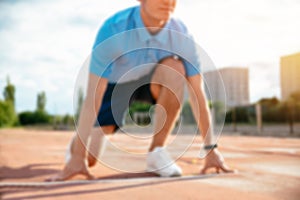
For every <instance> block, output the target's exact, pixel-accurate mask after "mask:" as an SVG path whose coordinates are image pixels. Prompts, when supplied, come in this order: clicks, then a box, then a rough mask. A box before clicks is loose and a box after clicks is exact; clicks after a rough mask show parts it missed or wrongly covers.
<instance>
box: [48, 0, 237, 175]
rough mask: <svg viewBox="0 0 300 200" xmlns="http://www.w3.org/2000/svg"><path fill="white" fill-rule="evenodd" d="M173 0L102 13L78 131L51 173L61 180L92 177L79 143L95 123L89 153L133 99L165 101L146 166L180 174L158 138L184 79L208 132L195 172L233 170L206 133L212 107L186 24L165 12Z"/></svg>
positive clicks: (174, 113)
mask: <svg viewBox="0 0 300 200" xmlns="http://www.w3.org/2000/svg"><path fill="white" fill-rule="evenodd" d="M175 7H176V0H140V6H137V7H133V8H129V9H126V10H123V11H120V12H118V13H117V14H115V15H114V16H112V17H111V18H109V19H108V20H106V22H105V23H104V25H103V26H102V28H101V29H100V31H99V33H98V36H97V38H96V42H95V45H94V48H93V53H92V57H91V63H90V73H89V81H88V89H87V96H86V99H85V101H84V103H83V107H82V110H81V114H80V118H79V123H78V128H77V133H78V134H77V135H76V136H75V137H74V139H73V141H72V143H71V148H70V151H71V155H70V158H69V159H68V160H67V163H66V165H65V167H64V169H63V170H62V171H61V172H60V173H59V174H57V175H56V176H54V177H52V178H51V180H66V179H68V178H70V177H72V176H74V175H77V174H83V175H85V176H86V177H87V178H92V175H91V174H90V173H89V172H88V170H87V166H86V164H85V160H86V150H85V146H86V145H87V141H88V138H89V136H90V134H89V133H90V132H91V129H92V127H93V126H95V128H94V129H93V130H94V133H92V136H93V135H95V132H96V133H98V134H96V135H98V138H97V137H95V138H92V139H91V146H90V147H89V148H90V150H91V152H93V151H94V153H95V149H96V151H97V148H94V147H93V146H94V145H95V144H97V143H98V142H100V140H101V139H103V137H99V135H104V134H110V133H113V132H115V130H116V129H118V128H119V127H120V126H122V124H123V123H122V122H123V120H122V117H123V114H124V112H125V110H126V109H127V107H128V104H130V103H131V102H133V101H135V100H143V101H148V102H150V103H153V104H158V105H160V106H161V107H162V108H164V110H163V109H159V108H156V110H155V131H154V134H153V139H152V143H151V146H150V148H149V153H148V155H147V170H148V171H152V172H154V173H156V174H158V175H160V176H166V177H170V176H180V175H181V174H182V171H181V169H180V167H179V166H178V165H176V163H175V162H174V161H173V160H172V159H171V158H170V157H169V155H168V153H167V152H166V149H165V148H164V146H165V142H166V139H167V136H168V135H169V134H170V132H171V131H172V129H173V128H174V124H175V122H176V119H177V117H178V115H179V113H180V108H181V101H180V99H181V98H182V97H183V90H184V83H185V82H187V83H188V86H189V91H190V94H191V103H192V108H193V113H194V116H195V119H196V122H197V124H198V127H199V129H200V131H201V134H202V136H203V138H206V140H205V149H206V150H208V151H210V153H209V154H208V155H207V157H206V158H205V166H204V168H203V169H202V171H201V172H202V173H205V172H206V170H207V169H208V168H216V170H217V171H218V172H219V170H222V171H224V172H232V170H230V169H229V168H228V167H227V166H226V165H225V163H224V159H223V157H222V156H221V154H220V153H219V151H218V150H217V149H216V147H217V145H216V144H215V142H214V141H213V140H212V139H211V137H212V131H211V120H210V113H209V109H208V106H207V101H206V97H205V92H204V89H203V80H202V76H201V74H200V62H199V57H198V55H197V54H196V48H195V45H194V42H193V40H192V38H191V37H190V36H187V30H186V27H185V26H184V24H183V23H182V22H181V21H179V20H176V19H173V18H171V14H172V13H173V11H174V9H175ZM95 111H97V112H95ZM98 111H99V112H98ZM200 116H201V118H200ZM96 119H97V120H96ZM95 121H96V124H95ZM95 130H96V131H95ZM99 133H100V134H99ZM207 138H208V139H207ZM96 146H97V145H96ZM93 149H94V150H93ZM95 154H96V155H95ZM95 154H94V155H93V154H91V153H90V154H89V155H88V163H89V166H93V165H94V164H95V161H96V158H95V157H96V156H97V153H95Z"/></svg>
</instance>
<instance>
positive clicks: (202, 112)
mask: <svg viewBox="0 0 300 200" xmlns="http://www.w3.org/2000/svg"><path fill="white" fill-rule="evenodd" d="M188 80H189V81H188V83H189V86H188V88H189V93H190V103H191V107H192V111H193V114H194V118H195V121H196V123H197V125H198V128H199V130H200V132H201V134H202V137H203V140H204V144H205V145H210V144H213V142H214V138H213V127H212V121H211V114H210V110H209V107H208V102H207V99H206V96H205V92H204V88H203V85H202V84H203V82H202V79H201V77H200V75H196V76H195V77H191V78H188Z"/></svg>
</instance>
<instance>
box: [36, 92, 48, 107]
mask: <svg viewBox="0 0 300 200" xmlns="http://www.w3.org/2000/svg"><path fill="white" fill-rule="evenodd" d="M45 107H46V93H45V92H44V91H42V92H40V93H39V94H38V95H37V109H36V110H37V111H38V112H46V111H45Z"/></svg>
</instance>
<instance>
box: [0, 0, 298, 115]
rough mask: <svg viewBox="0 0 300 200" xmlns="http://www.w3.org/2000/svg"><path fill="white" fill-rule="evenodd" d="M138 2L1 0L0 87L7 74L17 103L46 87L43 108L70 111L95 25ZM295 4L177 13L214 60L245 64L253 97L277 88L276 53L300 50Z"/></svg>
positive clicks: (221, 5) (197, 4)
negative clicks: (45, 100)
mask: <svg viewBox="0 0 300 200" xmlns="http://www.w3.org/2000/svg"><path fill="white" fill-rule="evenodd" d="M137 3H138V2H137V1H135V0H131V1H124V0H114V1H104V0H89V1H82V0H73V1H71V0H52V1H39V0H26V1H23V0H2V1H0V10H1V12H0V44H1V45H0V71H1V73H0V89H2V88H4V86H5V84H6V83H5V79H6V76H7V75H9V76H10V77H11V81H12V83H14V84H15V85H16V88H17V94H16V95H17V110H18V111H22V110H33V109H35V104H36V94H37V93H38V92H40V91H42V90H45V91H46V95H47V99H48V101H47V110H49V111H50V112H57V113H66V112H68V113H72V112H73V108H72V101H73V90H74V84H75V79H76V77H77V74H78V72H79V70H80V67H81V65H82V63H83V62H84V61H85V59H86V57H87V56H88V54H89V53H90V49H91V46H92V44H93V42H94V38H95V36H96V33H97V31H98V28H99V26H100V25H101V23H102V22H103V21H104V20H105V19H106V18H107V17H109V16H110V15H111V14H113V13H114V12H116V11H117V10H121V9H124V8H126V7H129V6H132V5H136V4H137ZM299 8H300V4H299V1H297V0H285V1H281V0H266V1H260V0H252V1H250V0H249V1H238V0H228V1H223V0H212V1H194V0H184V1H183V0H182V1H178V10H177V15H178V16H179V17H180V18H183V21H184V22H185V23H186V24H187V25H188V26H189V28H190V30H191V32H192V33H193V35H194V36H195V38H196V39H197V42H198V43H199V44H200V46H202V47H203V48H204V49H205V50H206V52H207V53H208V55H209V56H210V57H211V58H212V60H213V61H214V62H215V63H216V65H217V66H218V67H224V66H231V65H240V66H249V67H250V74H251V81H254V82H253V83H252V82H251V100H255V99H258V98H260V97H262V96H268V95H273V94H278V90H279V89H278V88H279V80H278V79H279V78H278V76H279V72H274V71H272V70H278V68H279V67H278V66H279V63H278V60H279V57H280V56H281V55H286V54H290V53H294V52H296V51H299V50H300V49H299V46H300V41H299V39H298V37H299V35H300V30H298V29H297V27H300V24H299V23H300V22H299V20H297V19H299V18H300V14H299V12H297V11H298V10H299ZM195 16H197V17H195ZM271 66H275V67H274V69H273V68H272V67H271ZM268 70H271V71H268ZM268 73H269V74H268ZM274 77H275V78H274ZM259 83H260V84H259Z"/></svg>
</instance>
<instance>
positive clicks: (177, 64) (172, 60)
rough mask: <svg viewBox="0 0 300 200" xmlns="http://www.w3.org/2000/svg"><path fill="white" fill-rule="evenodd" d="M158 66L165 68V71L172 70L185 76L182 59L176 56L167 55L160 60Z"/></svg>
mask: <svg viewBox="0 0 300 200" xmlns="http://www.w3.org/2000/svg"><path fill="white" fill-rule="evenodd" d="M158 67H161V68H165V67H166V68H167V70H165V71H166V72H167V71H170V70H174V71H175V72H176V73H174V74H177V75H181V76H185V68H184V64H183V62H182V60H180V59H178V58H176V57H167V58H165V59H163V60H162V61H160V63H159V65H158ZM169 75H170V74H169Z"/></svg>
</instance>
